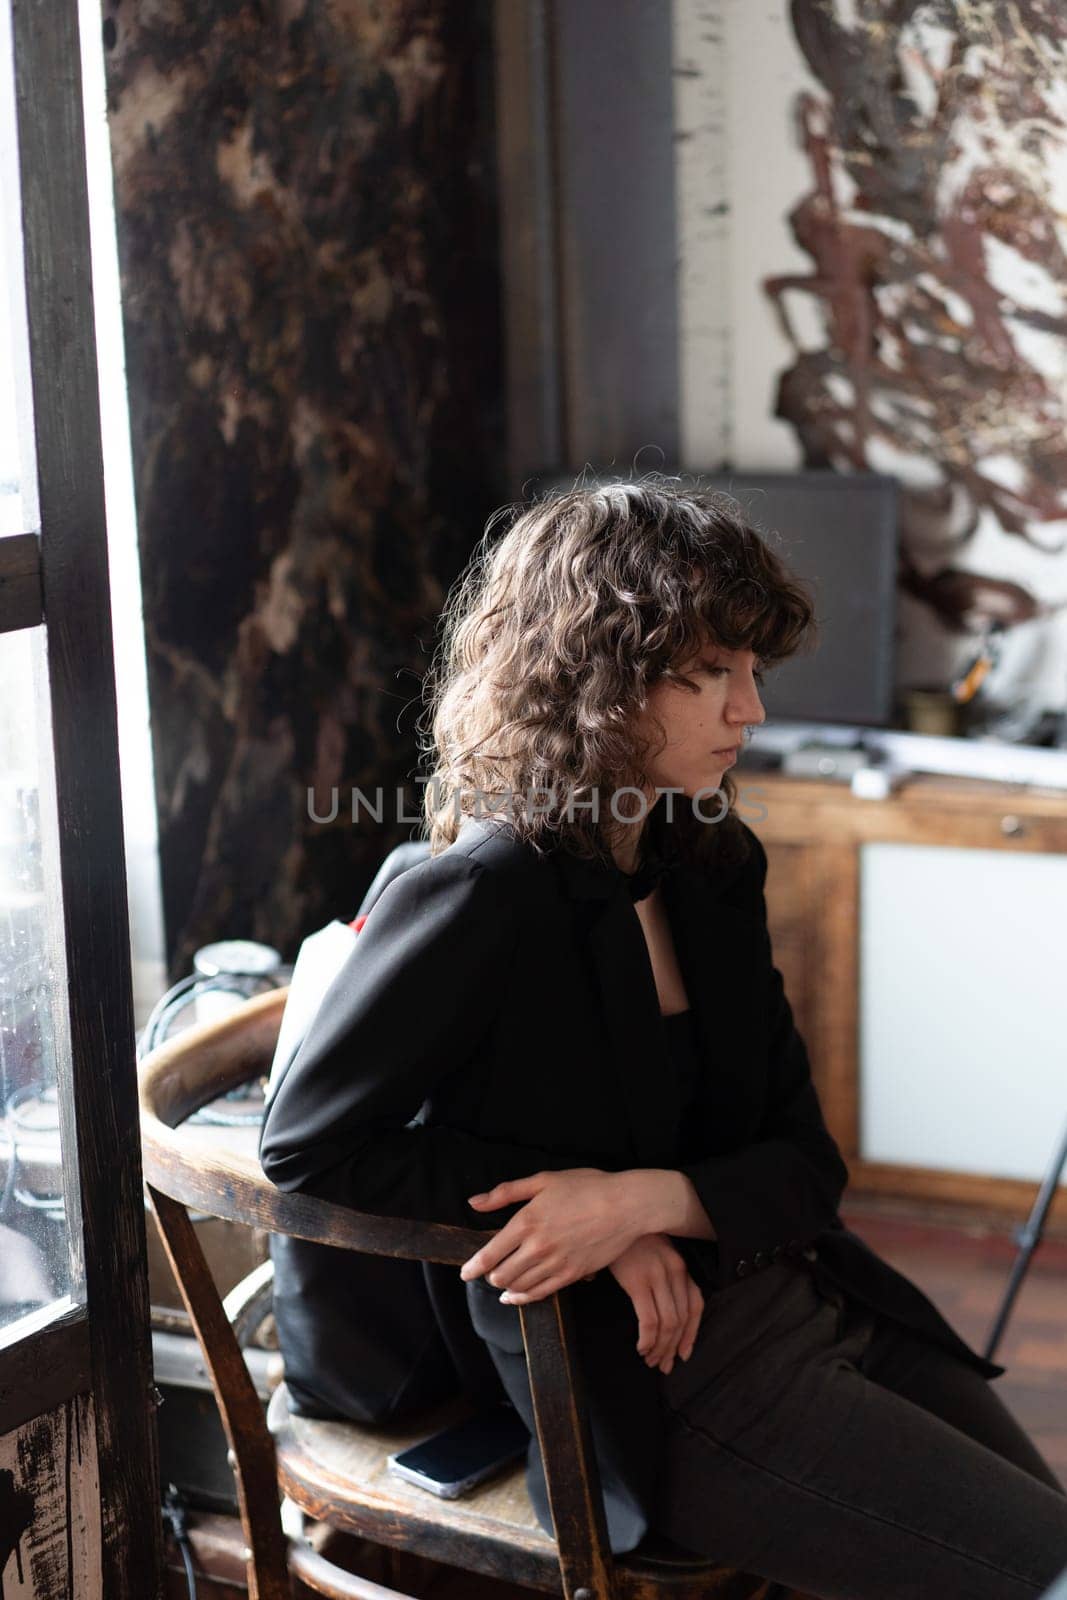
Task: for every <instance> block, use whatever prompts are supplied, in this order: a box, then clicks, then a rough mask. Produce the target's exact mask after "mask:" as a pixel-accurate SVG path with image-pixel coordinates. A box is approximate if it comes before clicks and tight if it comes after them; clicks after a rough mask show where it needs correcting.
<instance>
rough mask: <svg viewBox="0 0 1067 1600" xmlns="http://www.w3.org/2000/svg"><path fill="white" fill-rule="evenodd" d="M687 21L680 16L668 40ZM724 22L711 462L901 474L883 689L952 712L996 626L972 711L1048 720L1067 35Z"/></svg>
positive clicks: (1060, 469)
mask: <svg viewBox="0 0 1067 1600" xmlns="http://www.w3.org/2000/svg"><path fill="white" fill-rule="evenodd" d="M701 9H704V10H707V6H706V5H704V6H702V4H701V0H678V4H677V5H676V35H678V34H679V28H678V24H677V17H678V13H679V12H682V13H685V14H687V15H688V16H689V17H690V19H693V18H695V17H696V15H697V13H698V11H700V10H701ZM719 9H720V10H721V13H722V15H721V18H720V20H721V22H722V24H723V26H722V28H721V29H720V32H721V33H722V35H723V38H722V40H721V42H718V43H717V42H716V41H715V40H714V39H713V38H712V37H711V33H710V30H707V29H705V30H704V33H703V36H701V35H700V34H699V33H698V39H697V48H696V50H695V52H694V51H691V52H690V54H691V55H693V56H694V57H695V63H696V66H697V69H698V70H699V71H700V72H702V73H703V74H704V75H705V76H706V77H708V78H709V79H710V78H716V77H717V78H718V79H719V80H720V81H723V84H724V86H723V88H722V91H721V92H722V95H723V97H724V99H725V102H726V108H727V109H726V115H725V118H724V126H725V133H724V139H725V143H726V157H725V163H726V168H727V172H728V182H727V203H728V206H729V216H730V223H729V228H728V240H727V243H726V245H725V247H721V246H720V247H719V249H718V254H717V258H716V259H717V261H718V270H719V273H720V278H721V277H723V276H725V279H726V282H727V291H726V293H725V295H724V296H723V298H722V301H721V304H722V307H723V309H722V312H721V318H720V320H721V321H722V322H723V324H724V325H725V328H726V330H727V332H726V337H727V341H728V349H729V359H728V364H727V371H728V379H727V391H728V395H729V402H728V406H727V410H728V415H729V419H730V422H729V450H728V452H727V453H728V456H729V459H730V460H731V463H732V464H733V465H734V466H737V467H738V468H750V469H753V470H785V469H789V468H793V467H795V466H797V465H798V464H801V463H805V464H807V465H810V466H832V467H835V468H837V469H838V470H842V471H850V470H856V469H862V468H873V469H876V470H880V471H889V472H893V473H895V474H897V475H898V476H899V478H900V479H901V481H902V484H903V485H904V488H905V493H904V496H903V527H902V542H903V568H902V573H901V591H902V592H901V609H900V621H901V626H900V638H899V642H898V648H899V673H898V681H899V683H900V685H901V686H906V685H911V684H915V685H930V686H934V685H940V686H944V685H945V684H946V683H947V682H948V681H949V680H950V678H951V677H952V676H954V674H955V672H956V671H957V670H959V668H960V667H961V666H962V664H963V663H964V661H965V660H967V659H969V657H970V655H971V654H972V653H973V648H974V640H975V636H976V629H977V628H978V627H979V626H981V625H982V624H984V623H988V622H989V621H991V620H992V619H994V618H996V619H998V620H999V621H1001V622H1002V623H1003V624H1004V625H1005V627H1006V628H1007V630H1008V631H1007V634H1006V637H1005V644H1004V654H1003V660H1002V664H1001V667H1000V669H998V672H997V674H996V677H995V679H993V678H991V679H990V680H989V685H988V687H989V690H990V692H991V693H994V692H995V697H996V698H997V699H998V700H1000V701H1001V702H1002V703H1004V704H1005V705H1010V704H1016V705H1018V706H1019V707H1020V708H1024V706H1025V704H1026V703H1027V702H1029V704H1030V711H1031V713H1032V716H1033V718H1036V716H1037V714H1038V712H1039V711H1040V709H1041V708H1042V707H1047V708H1049V709H1058V708H1062V707H1063V706H1064V705H1065V704H1067V610H1065V607H1067V487H1065V485H1067V445H1065V443H1064V439H1065V433H1064V421H1065V418H1064V410H1065V405H1067V337H1065V335H1067V271H1065V266H1067V221H1065V217H1067V206H1065V195H1067V91H1065V89H1064V84H1065V83H1067V13H1064V12H1063V10H1062V8H1058V7H1056V6H1055V5H1053V4H1051V3H1048V0H1025V3H1017V0H975V3H973V4H968V5H967V6H965V7H964V6H958V5H956V4H952V3H949V0H911V3H907V0H905V3H903V4H899V5H896V6H894V7H892V8H887V7H886V6H885V5H884V4H883V3H882V0H792V3H791V4H790V3H788V0H726V3H725V5H724V6H723V7H721V8H719ZM720 190H721V183H720V180H719V178H718V175H717V172H711V173H709V177H708V181H707V184H706V187H705V191H704V192H705V193H706V195H707V196H708V197H711V198H715V197H717V196H718V195H719V193H720ZM690 192H691V195H692V198H691V202H690V208H689V212H688V215H689V216H690V218H691V217H692V214H693V208H694V207H695V205H696V204H697V203H698V198H699V194H700V187H699V184H697V185H696V188H695V192H694V186H693V185H692V184H690ZM689 270H692V268H690V269H689ZM698 437H699V433H698ZM714 459H715V451H714V448H712V449H710V450H706V451H704V452H702V453H701V454H700V455H699V456H698V458H697V464H700V465H705V464H709V463H711V462H713V461H714ZM1027 715H1028V714H1027V713H1026V712H1025V710H1024V711H1023V715H1022V716H1021V725H1023V724H1025V723H1026V721H1027Z"/></svg>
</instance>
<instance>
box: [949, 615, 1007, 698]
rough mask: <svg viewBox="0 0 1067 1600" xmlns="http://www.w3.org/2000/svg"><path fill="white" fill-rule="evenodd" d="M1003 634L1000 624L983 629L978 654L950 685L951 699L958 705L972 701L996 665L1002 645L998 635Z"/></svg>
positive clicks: (990, 624)
mask: <svg viewBox="0 0 1067 1600" xmlns="http://www.w3.org/2000/svg"><path fill="white" fill-rule="evenodd" d="M1003 632H1004V624H1003V623H1002V622H990V623H989V624H988V625H987V627H986V628H985V630H984V632H983V634H982V638H981V643H980V644H979V646H978V654H977V655H976V656H975V657H974V659H973V660H972V662H971V664H970V666H969V667H967V669H966V671H965V672H963V673H962V674H961V675H960V676H959V677H958V678H957V679H956V680H955V682H954V683H953V685H952V697H953V699H954V700H957V701H958V702H959V703H960V705H966V704H967V703H968V702H969V701H971V700H973V699H974V697H975V695H976V694H977V693H978V691H979V689H980V688H981V687H982V684H983V683H984V682H985V680H986V678H988V676H989V674H990V673H991V672H992V670H993V668H994V667H995V666H997V665H998V663H999V661H1000V652H1001V643H1002V641H1001V638H1000V635H1001V634H1002V633H1003Z"/></svg>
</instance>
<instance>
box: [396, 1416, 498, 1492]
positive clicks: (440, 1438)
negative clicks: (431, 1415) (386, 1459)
mask: <svg viewBox="0 0 1067 1600" xmlns="http://www.w3.org/2000/svg"><path fill="white" fill-rule="evenodd" d="M529 1438H530V1435H529V1431H528V1430H527V1427H526V1424H525V1423H524V1422H523V1420H522V1418H521V1417H520V1416H519V1413H518V1412H517V1411H516V1410H515V1408H514V1407H513V1406H504V1405H501V1406H497V1407H495V1408H494V1409H493V1410H491V1411H482V1412H479V1413H478V1415H477V1416H473V1417H468V1418H467V1419H466V1420H465V1421H463V1422H457V1423H455V1424H454V1425H453V1426H452V1427H450V1428H444V1429H442V1431H441V1432H440V1433H436V1434H434V1436H433V1438H432V1439H424V1440H423V1441H422V1443H421V1444H413V1445H411V1446H410V1448H409V1449H407V1450H402V1451H400V1453H399V1454H398V1455H397V1458H396V1459H397V1462H398V1463H399V1464H400V1465H402V1466H405V1467H410V1468H411V1469H412V1470H413V1471H415V1472H421V1473H422V1474H423V1475H424V1476H425V1477H427V1478H432V1479H433V1481H434V1482H435V1483H462V1482H464V1481H465V1480H466V1479H467V1478H469V1477H470V1476H471V1475H472V1474H473V1473H476V1472H479V1471H480V1470H481V1469H483V1468H485V1467H489V1466H495V1465H497V1464H498V1463H503V1462H505V1461H509V1460H511V1459H512V1457H514V1456H518V1455H521V1454H522V1453H523V1452H524V1451H525V1449H526V1446H527V1443H528V1442H529Z"/></svg>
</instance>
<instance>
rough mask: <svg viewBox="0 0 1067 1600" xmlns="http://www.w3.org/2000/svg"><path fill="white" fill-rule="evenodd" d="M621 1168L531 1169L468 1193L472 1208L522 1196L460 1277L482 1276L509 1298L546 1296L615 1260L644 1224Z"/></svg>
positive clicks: (491, 1207)
mask: <svg viewBox="0 0 1067 1600" xmlns="http://www.w3.org/2000/svg"><path fill="white" fill-rule="evenodd" d="M626 1176H627V1175H626V1174H624V1173H614V1172H602V1171H601V1170H600V1168H598V1167H569V1168H568V1169H567V1170H566V1171H563V1172H535V1173H533V1174H532V1175H531V1176H530V1177H528V1178H516V1179H514V1180H512V1181H511V1182H508V1183H498V1184H497V1185H496V1187H495V1188H494V1189H490V1191H489V1193H488V1194H482V1195H471V1196H470V1204H471V1205H472V1206H474V1208H475V1209H476V1210H482V1211H496V1210H498V1209H499V1207H501V1206H506V1205H511V1204H513V1203H514V1202H515V1201H516V1200H525V1201H527V1204H526V1205H524V1206H523V1207H522V1209H521V1210H520V1211H517V1212H516V1213H515V1215H514V1216H513V1217H512V1218H511V1219H510V1220H509V1221H508V1222H506V1223H505V1224H504V1226H503V1227H502V1228H501V1229H500V1230H499V1232H498V1233H495V1234H494V1235H493V1237H492V1239H491V1240H490V1242H489V1243H488V1244H486V1245H483V1246H482V1248H481V1249H480V1250H477V1251H475V1253H474V1255H472V1256H471V1258H470V1260H469V1261H465V1262H464V1263H463V1266H462V1267H461V1268H460V1274H459V1275H460V1277H461V1278H463V1279H464V1280H465V1281H466V1280H468V1279H470V1278H478V1277H481V1276H482V1274H483V1273H484V1274H485V1277H486V1281H487V1282H488V1283H491V1284H492V1285H493V1287H494V1289H502V1290H505V1291H506V1294H507V1299H506V1302H505V1303H506V1304H510V1305H525V1304H527V1303H528V1302H529V1301H531V1300H543V1299H544V1298H545V1297H546V1296H547V1295H550V1294H555V1293H556V1291H557V1289H563V1288H565V1287H566V1285H567V1284H569V1283H576V1282H577V1280H578V1279H579V1278H588V1277H591V1276H592V1275H593V1273H595V1272H597V1271H599V1269H600V1268H601V1267H606V1266H608V1264H609V1263H610V1262H613V1261H614V1260H615V1259H616V1258H617V1257H618V1256H620V1255H621V1254H622V1253H623V1251H625V1250H627V1249H628V1248H629V1247H630V1246H631V1245H632V1244H633V1242H634V1240H635V1239H637V1238H640V1236H641V1235H642V1234H643V1233H646V1232H647V1231H648V1225H647V1222H646V1223H644V1224H642V1222H641V1219H640V1217H639V1216H637V1215H635V1210H634V1207H633V1205H632V1204H631V1203H630V1197H631V1195H632V1192H633V1190H632V1186H631V1185H630V1184H628V1183H627V1182H626V1181H625V1179H626Z"/></svg>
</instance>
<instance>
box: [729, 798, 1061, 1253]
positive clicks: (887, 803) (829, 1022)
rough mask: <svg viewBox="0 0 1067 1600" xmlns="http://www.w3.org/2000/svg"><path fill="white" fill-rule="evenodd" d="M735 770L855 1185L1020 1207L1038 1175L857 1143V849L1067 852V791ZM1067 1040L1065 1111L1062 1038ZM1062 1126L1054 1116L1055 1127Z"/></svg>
mask: <svg viewBox="0 0 1067 1600" xmlns="http://www.w3.org/2000/svg"><path fill="white" fill-rule="evenodd" d="M735 781H736V784H737V788H738V803H737V805H738V811H739V814H740V815H741V816H742V817H743V818H744V820H745V821H746V822H748V824H749V826H751V827H752V828H753V830H754V831H755V832H756V833H758V835H759V837H760V838H761V839H762V840H763V843H764V845H765V846H766V849H767V854H768V857H769V861H770V866H769V871H768V878H767V907H768V917H769V921H770V929H771V937H772V941H773V946H774V955H775V964H776V965H777V966H778V967H779V968H780V970H781V972H782V975H783V977H784V979H785V985H786V993H787V994H788V996H789V999H790V1003H791V1004H792V1007H793V1011H794V1015H795V1017H796V1021H797V1026H798V1027H799V1029H800V1031H801V1033H802V1034H803V1036H804V1039H805V1042H806V1043H807V1045H808V1052H809V1055H810V1058H811V1064H812V1072H813V1075H814V1078H815V1082H816V1086H817V1088H818V1091H819V1095H820V1098H821V1100H822V1104H823V1109H824V1113H825V1115H826V1119H827V1122H828V1124H829V1126H830V1128H831V1131H832V1132H833V1134H834V1137H835V1138H836V1139H837V1140H838V1142H839V1144H840V1146H841V1151H842V1154H843V1155H844V1157H845V1160H846V1161H847V1162H848V1164H849V1168H850V1170H851V1174H852V1182H851V1185H850V1192H852V1193H857V1194H863V1193H866V1194H871V1195H884V1196H896V1197H901V1198H910V1199H912V1200H919V1201H923V1202H927V1203H931V1204H934V1205H937V1204H944V1205H947V1206H949V1207H950V1208H951V1207H960V1208H969V1209H970V1210H972V1211H974V1212H977V1213H982V1214H985V1215H990V1214H992V1215H999V1216H1003V1215H1004V1214H1005V1213H1010V1214H1012V1215H1013V1216H1015V1217H1017V1218H1022V1217H1024V1216H1025V1215H1026V1214H1027V1213H1028V1212H1029V1209H1030V1206H1031V1204H1032V1203H1033V1199H1034V1196H1035V1194H1036V1189H1037V1185H1036V1183H1030V1182H1023V1181H1019V1180H1014V1179H1007V1178H998V1177H989V1176H985V1175H980V1174H967V1173H960V1172H949V1171H936V1170H931V1169H928V1168H923V1167H907V1166H896V1165H892V1166H890V1165H885V1164H880V1163H876V1162H869V1161H864V1160H862V1159H861V1157H860V1153H859V1152H860V1136H859V1109H860V1108H859V1092H860V1072H859V1068H860V1062H859V1048H858V1037H859V1035H858V1024H859V994H858V964H859V963H858V957H859V931H860V923H859V877H860V852H861V847H862V846H863V845H865V844H869V843H905V844H923V845H941V846H945V847H947V848H957V849H958V848H971V849H983V850H997V851H1004V852H1020V851H1022V852H1031V851H1036V852H1051V853H1057V854H1062V853H1065V852H1067V794H1065V793H1064V792H1063V791H1061V790H1046V789H1039V788H1034V787H1030V786H1026V785H1021V784H1011V783H992V782H985V781H982V780H979V779H970V778H950V777H938V776H933V775H917V776H916V777H915V778H914V779H912V780H911V781H909V782H908V783H907V784H905V785H904V786H903V787H902V788H901V789H900V790H898V791H897V792H896V793H895V794H894V795H892V796H891V797H890V798H889V799H886V800H861V799H857V798H856V797H855V796H854V795H853V794H852V792H851V790H850V789H849V788H848V786H847V785H845V784H840V783H833V782H827V781H825V780H813V779H801V778H794V777H783V776H781V775H780V774H777V773H767V772H756V771H752V772H746V771H745V769H744V768H743V767H742V768H739V769H737V771H736V772H735ZM1064 909H1065V918H1064V940H1065V948H1067V907H1065V908H1064ZM1065 978H1067V964H1065ZM1062 1048H1063V1052H1064V1057H1065V1070H1064V1097H1063V1099H1064V1104H1063V1116H1064V1118H1067V1038H1065V1039H1064V1040H1063V1041H1062ZM1055 1133H1056V1130H1055V1129H1051V1130H1050V1139H1051V1138H1052V1137H1053V1136H1054V1135H1055ZM1049 1232H1050V1234H1053V1233H1056V1234H1060V1233H1062V1234H1064V1235H1067V1199H1065V1197H1064V1194H1063V1190H1062V1189H1061V1190H1060V1193H1059V1195H1058V1197H1057V1200H1056V1202H1055V1203H1054V1205H1053V1207H1052V1212H1051V1214H1050V1220H1049Z"/></svg>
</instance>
